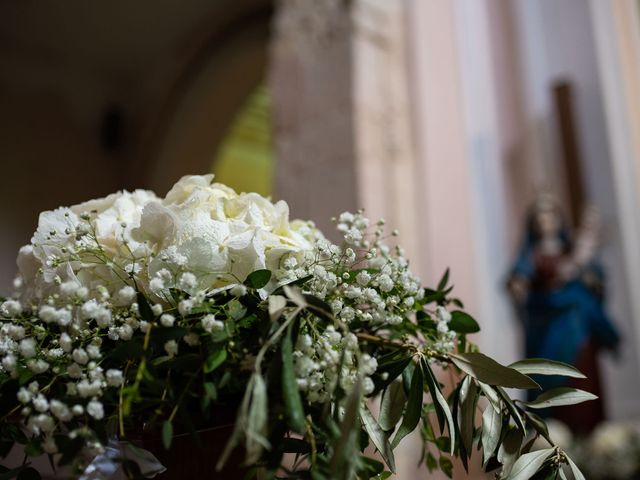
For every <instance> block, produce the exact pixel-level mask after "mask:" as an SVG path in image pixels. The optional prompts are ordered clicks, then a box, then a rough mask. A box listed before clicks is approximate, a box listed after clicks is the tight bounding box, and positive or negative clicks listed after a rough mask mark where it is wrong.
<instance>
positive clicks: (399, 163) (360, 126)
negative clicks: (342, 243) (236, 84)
mask: <svg viewBox="0 0 640 480" xmlns="http://www.w3.org/2000/svg"><path fill="white" fill-rule="evenodd" d="M405 13H406V12H405V2H404V1H402V0H353V1H345V0H314V1H309V0H281V1H280V2H279V5H278V9H277V13H276V18H275V22H274V34H273V40H272V50H271V70H270V77H269V82H270V86H271V91H272V95H273V114H274V132H273V133H274V138H275V145H276V159H277V165H276V175H275V177H276V180H275V190H276V196H277V197H278V198H283V199H285V200H288V201H289V203H290V205H291V208H292V210H293V215H294V216H299V217H303V218H311V219H313V220H315V221H316V222H317V224H318V225H319V226H320V227H321V228H323V229H324V230H325V231H327V232H331V229H332V227H331V226H330V223H329V219H330V218H331V217H332V216H335V215H337V214H339V213H340V212H342V211H344V210H347V209H350V210H355V209H357V208H360V207H364V208H365V209H366V210H367V213H368V215H369V216H370V217H371V218H372V219H373V220H375V219H378V218H380V217H384V218H385V219H386V220H387V221H388V222H389V227H390V228H399V229H400V230H401V234H402V238H401V240H402V244H403V246H404V247H405V248H406V250H407V251H408V254H409V255H410V256H411V258H412V259H413V261H414V264H415V265H418V264H419V259H418V255H419V249H418V248H417V245H418V237H417V235H416V231H415V228H416V223H417V221H418V217H417V216H416V207H417V205H416V204H415V199H416V197H415V194H414V191H415V188H414V185H415V176H414V173H415V172H414V170H415V165H414V163H415V157H414V155H413V144H412V138H411V132H412V126H411V110H410V108H409V98H408V95H409V94H408V88H407V87H408V78H407V65H406V51H405V50H406V46H405V28H404V27H405V25H404V23H405Z"/></svg>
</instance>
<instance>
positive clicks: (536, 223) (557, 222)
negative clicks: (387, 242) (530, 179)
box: [527, 191, 569, 247]
mask: <svg viewBox="0 0 640 480" xmlns="http://www.w3.org/2000/svg"><path fill="white" fill-rule="evenodd" d="M527 230H528V231H527V238H528V240H529V242H530V243H536V242H538V241H539V240H540V239H541V238H543V237H545V238H548V237H557V238H559V239H560V240H561V241H562V243H563V244H564V246H565V247H568V244H569V238H568V232H567V227H566V223H565V220H564V215H563V213H562V209H561V208H560V203H559V202H558V199H557V198H556V196H555V195H553V194H552V193H551V192H549V191H543V192H541V193H539V194H538V196H537V198H536V199H535V201H534V202H533V204H532V205H531V207H530V209H529V214H528V218H527Z"/></svg>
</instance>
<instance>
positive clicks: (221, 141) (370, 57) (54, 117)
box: [0, 0, 640, 478]
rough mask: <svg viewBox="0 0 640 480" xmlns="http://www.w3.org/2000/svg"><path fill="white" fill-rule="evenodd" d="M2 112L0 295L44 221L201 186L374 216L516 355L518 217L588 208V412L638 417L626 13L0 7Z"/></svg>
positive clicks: (588, 0) (639, 27)
mask: <svg viewBox="0 0 640 480" xmlns="http://www.w3.org/2000/svg"><path fill="white" fill-rule="evenodd" d="M0 108H1V109H0V161H1V166H2V177H1V178H2V179H3V182H2V183H3V185H2V188H1V189H0V214H1V218H2V219H3V229H2V231H3V234H2V236H1V237H0V266H1V268H2V269H1V270H0V290H1V291H2V292H8V291H9V289H10V285H11V280H12V278H13V276H14V274H15V253H16V252H17V250H18V248H19V247H20V245H22V244H24V243H26V242H27V241H28V240H29V235H30V234H31V232H32V231H33V229H34V226H35V224H36V220H37V215H38V213H39V212H40V211H43V210H47V209H51V208H55V207H56V206H58V205H67V204H73V203H77V202H79V201H82V200H84V199H86V198H92V197H97V196H102V195H105V194H107V193H109V192H112V191H114V190H117V189H123V188H124V189H134V188H150V189H153V190H156V191H157V192H158V193H160V194H164V192H166V190H167V189H168V187H169V186H170V185H172V184H173V183H174V181H175V180H177V179H178V178H179V177H180V176H182V175H184V174H187V173H205V172H209V171H212V172H214V173H215V174H216V176H217V179H218V180H219V181H222V182H224V183H227V184H229V185H231V186H232V187H234V188H236V189H238V190H240V191H257V192H259V193H262V194H263V195H269V196H272V197H274V198H283V199H285V200H287V201H288V202H289V203H290V205H292V213H293V215H294V216H299V217H304V218H307V217H308V218H312V219H314V220H315V221H316V222H317V224H318V225H319V226H321V227H325V228H328V227H329V225H330V222H329V218H330V217H331V216H332V215H334V214H335V213H336V212H340V211H343V210H347V209H356V208H359V207H364V208H365V209H366V210H367V212H368V214H369V216H371V217H372V218H378V217H384V218H385V219H386V220H387V221H388V222H389V223H390V224H391V225H393V227H394V228H398V229H399V230H400V233H401V238H402V243H403V244H404V245H405V246H406V249H407V251H408V256H409V257H410V258H412V259H414V265H413V267H414V269H416V270H417V271H418V272H419V273H420V274H421V276H422V278H423V279H424V280H425V282H426V283H434V282H437V280H438V278H439V277H440V275H441V274H442V272H443V271H444V270H445V269H446V268H447V267H449V268H450V269H451V272H452V276H453V278H455V279H456V285H455V287H456V291H457V295H458V296H459V297H461V298H464V299H466V301H465V303H466V307H467V308H468V310H469V311H471V312H473V313H474V314H475V317H476V318H478V319H479V321H480V323H481V325H482V328H483V330H482V333H481V334H479V335H477V336H476V339H475V340H476V341H477V342H478V343H479V345H480V346H481V347H482V348H483V349H484V350H486V351H487V352H488V353H489V354H491V355H493V356H494V357H495V358H497V359H498V360H500V361H501V362H504V363H509V362H512V361H514V360H515V359H517V358H519V357H521V356H522V355H523V354H524V345H525V339H524V330H523V328H522V323H521V322H520V321H519V319H518V315H517V308H514V304H513V301H512V298H510V296H509V294H508V292H507V282H508V279H509V275H510V272H511V268H512V267H511V266H512V263H513V261H514V259H515V258H516V257H517V255H518V252H519V251H520V250H521V248H522V244H523V241H525V238H524V236H525V223H526V218H527V214H528V212H529V211H530V210H529V208H530V205H532V204H535V202H536V199H537V198H539V196H540V195H541V194H548V193H550V194H551V195H553V197H554V198H555V199H556V201H557V204H558V205H559V209H560V210H561V211H562V212H563V213H562V215H563V216H564V218H565V219H566V220H565V221H566V222H567V225H568V227H571V228H573V229H574V230H575V231H578V230H579V229H580V226H581V225H582V224H581V218H583V216H582V215H583V212H585V211H594V210H597V211H598V212H599V213H598V218H599V220H598V222H599V227H598V231H599V234H598V235H597V237H598V239H597V244H598V247H597V256H598V262H599V264H600V265H601V266H602V271H603V272H605V273H606V276H604V281H603V284H605V285H606V289H605V292H604V297H603V298H604V308H605V309H606V312H607V315H608V317H610V318H611V321H612V322H613V324H615V328H616V329H617V331H618V334H619V337H620V343H619V346H618V348H617V353H616V354H615V355H611V354H604V353H599V354H598V355H597V367H596V368H597V369H598V370H599V376H600V387H599V388H600V389H601V393H602V409H603V413H602V415H603V418H606V419H608V420H609V421H620V422H626V421H631V420H639V419H640V401H639V400H638V398H639V397H640V354H639V352H638V347H639V346H640V295H638V294H637V292H636V291H635V290H636V288H637V287H636V286H637V285H640V253H639V252H640V248H639V246H640V214H639V212H640V188H639V187H640V4H639V3H638V2H636V1H632V0H615V1H614V0H612V1H605V0H560V1H558V0H455V1H442V0H313V1H312V0H278V1H271V0H213V1H211V0H206V1H205V0H185V1H181V2H174V1H169V0H154V1H151V0H138V1H136V2H127V1H123V0H115V1H109V2H86V1H80V0H67V1H65V2H54V1H51V0H46V1H33V0H23V1H20V2H11V1H3V2H0ZM590 209H591V210H590ZM593 248H595V247H593ZM594 255H595V253H594ZM603 288H605V287H604V285H603ZM419 455H420V452H416V451H414V450H412V446H411V445H410V444H408V445H407V446H405V447H403V452H402V460H401V461H400V463H401V467H400V469H401V470H400V473H399V475H398V478H414V477H413V476H412V475H413V474H414V473H412V472H416V471H417V470H416V468H417V467H416V463H417V459H418V458H419ZM403 472H404V473H403ZM478 478H481V477H478Z"/></svg>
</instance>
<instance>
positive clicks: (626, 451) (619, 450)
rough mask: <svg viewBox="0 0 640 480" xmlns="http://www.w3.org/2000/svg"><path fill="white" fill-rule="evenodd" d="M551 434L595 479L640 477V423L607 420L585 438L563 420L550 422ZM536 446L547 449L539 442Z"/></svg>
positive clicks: (628, 479)
mask: <svg viewBox="0 0 640 480" xmlns="http://www.w3.org/2000/svg"><path fill="white" fill-rule="evenodd" d="M547 427H548V430H549V435H550V437H551V438H552V439H553V441H554V442H555V443H556V444H557V445H559V446H560V447H561V448H562V449H564V450H566V451H568V452H571V455H572V458H574V459H575V461H576V463H577V464H578V465H579V466H580V468H581V469H582V470H583V471H584V472H585V476H586V477H587V478H589V479H593V480H633V479H638V478H640V423H638V422H637V421H625V422H616V421H607V422H604V423H601V424H600V425H598V426H597V427H596V429H595V430H594V431H593V432H591V433H590V434H589V435H588V436H586V437H581V436H574V435H573V434H572V432H571V430H570V429H569V427H567V426H566V425H565V424H564V423H562V422H559V421H558V420H553V419H551V420H549V421H548V422H547ZM537 443H538V444H534V446H533V449H536V448H545V445H541V444H540V442H537Z"/></svg>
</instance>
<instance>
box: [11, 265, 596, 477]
mask: <svg viewBox="0 0 640 480" xmlns="http://www.w3.org/2000/svg"><path fill="white" fill-rule="evenodd" d="M349 275H350V277H349V278H351V276H353V272H350V273H349ZM271 278H272V275H271V272H269V271H268V270H259V271H256V272H253V273H252V274H251V275H249V276H248V277H247V279H246V281H245V282H244V285H245V287H246V289H247V291H246V294H244V295H242V296H240V297H236V296H234V295H232V294H230V292H228V291H226V290H221V291H216V292H213V293H211V294H210V296H209V297H208V298H207V299H206V300H205V301H204V302H203V303H202V305H200V306H199V307H198V308H197V309H195V310H192V311H190V312H189V313H187V314H185V315H179V313H178V311H177V306H176V307H175V308H174V309H173V310H172V311H173V312H175V315H176V317H177V321H176V323H175V325H173V326H168V327H161V326H159V325H158V322H157V319H156V315H154V314H153V310H152V307H151V305H150V302H149V301H148V300H147V298H146V297H145V295H144V294H142V293H141V292H138V293H137V305H138V309H139V311H140V314H141V317H142V318H145V319H147V320H148V321H149V322H150V323H151V324H152V325H153V326H152V327H151V328H150V329H149V330H148V331H147V332H146V333H145V332H137V333H136V334H135V335H134V336H133V337H132V338H131V339H130V340H127V341H119V342H112V341H111V340H109V339H108V337H106V336H105V339H104V340H103V341H104V342H105V344H106V345H107V347H108V348H107V349H106V351H107V352H108V353H107V354H106V355H105V356H104V358H103V359H102V364H101V366H102V368H104V369H105V370H106V369H109V368H121V369H123V371H124V384H123V385H122V387H121V388H120V389H118V391H117V393H115V394H110V395H111V396H108V397H105V408H106V410H107V411H106V415H105V420H104V421H103V422H99V421H93V422H92V423H91V428H93V429H94V430H95V432H100V433H99V435H102V437H103V438H105V440H106V439H107V438H108V435H107V433H106V432H107V428H106V425H107V422H111V423H110V424H111V425H113V424H117V426H118V434H119V435H120V436H121V437H122V438H125V439H126V438H127V437H128V436H129V435H130V434H132V433H133V432H132V430H131V428H130V423H129V421H130V420H131V419H144V420H145V421H147V422H150V423H152V424H153V423H155V424H156V426H157V427H158V430H159V432H160V434H161V439H162V444H163V445H164V447H165V448H171V445H172V440H173V436H174V432H175V430H178V431H183V430H186V431H193V430H196V427H195V426H194V424H196V423H198V422H199V420H197V419H205V420H207V421H220V419H219V418H216V415H217V414H218V413H217V412H218V411H219V410H220V409H221V408H226V409H229V408H232V409H233V410H234V411H236V417H235V423H234V429H233V432H232V435H231V437H230V439H229V442H228V444H227V446H226V448H225V449H224V451H223V452H222V454H221V455H220V456H219V458H216V459H215V461H217V467H218V468H220V467H222V466H223V465H224V464H225V462H226V461H227V460H228V458H229V455H230V454H231V452H232V451H233V450H234V449H236V448H239V449H241V450H242V451H243V454H244V456H245V463H246V464H247V465H252V466H254V469H253V470H252V472H253V474H256V475H257V472H259V471H260V472H266V473H268V475H271V478H276V477H275V472H276V471H277V469H278V467H279V466H280V465H281V464H282V458H283V455H284V454H285V453H291V454H294V455H295V461H294V465H293V466H292V467H291V468H288V469H287V472H286V474H287V475H288V476H287V478H312V479H316V480H322V479H326V480H329V479H331V480H333V479H344V480H352V479H378V480H382V479H385V478H387V477H388V476H389V475H391V473H392V472H395V469H396V465H395V459H394V449H395V448H396V447H397V446H398V445H399V444H400V443H401V441H402V439H404V438H405V437H406V436H407V435H409V434H410V433H411V432H413V431H415V430H416V429H419V430H420V432H421V434H422V438H423V441H424V455H423V462H424V463H425V465H426V466H427V468H428V469H429V470H434V469H438V470H441V471H442V472H444V473H445V474H446V475H448V476H449V477H451V475H452V471H453V463H452V457H451V456H456V457H459V458H460V459H461V460H462V462H463V465H464V466H466V465H467V463H468V461H469V459H470V458H471V456H472V455H473V454H474V451H475V450H476V449H477V448H480V449H481V450H482V453H481V455H482V464H483V466H484V467H485V469H486V470H487V471H490V470H493V469H497V468H498V469H500V470H499V474H498V475H499V478H501V479H509V480H524V479H529V478H555V476H556V475H558V476H559V477H560V478H563V476H564V475H565V473H564V472H563V470H562V468H563V467H564V468H566V469H567V470H568V471H571V472H572V475H573V476H574V477H575V478H576V479H577V480H580V479H583V478H584V477H583V476H582V475H581V474H580V472H579V470H577V467H576V466H575V464H574V463H573V462H572V461H571V460H570V459H569V458H568V457H567V456H566V455H565V454H564V453H563V452H561V451H560V450H559V449H558V448H557V447H555V446H554V445H553V444H552V442H551V439H550V438H549V434H548V432H547V429H546V425H545V424H544V421H543V420H542V419H541V418H540V417H539V416H537V415H535V414H534V413H533V412H530V411H529V409H535V408H546V407H551V406H560V405H569V404H573V403H577V402H580V401H585V400H589V399H591V398H593V396H592V395H591V394H588V393H586V392H582V391H580V390H575V389H568V388H561V389H556V390H552V391H549V392H544V393H542V394H541V395H540V396H539V397H538V398H537V399H536V400H534V401H532V402H519V401H514V400H512V399H511V398H510V397H509V396H508V394H507V393H506V391H505V390H504V389H505V388H521V389H532V388H538V385H537V384H536V383H535V382H534V381H533V380H532V379H531V378H530V377H529V375H562V376H567V377H573V378H581V377H582V374H581V373H580V372H578V371H577V370H576V369H575V368H573V367H571V366H569V365H566V364H562V363H559V362H552V361H547V360H540V359H530V360H523V361H520V362H516V363H514V364H512V365H510V366H508V367H507V366H503V365H500V364H499V363H497V362H495V361H494V360H492V359H491V358H489V357H487V356H485V355H483V354H481V353H478V352H476V351H475V347H474V346H473V345H472V344H470V343H469V342H468V340H467V339H466V337H465V335H466V334H471V333H475V332H477V331H478V330H479V326H478V324H477V322H476V321H475V320H474V319H473V318H472V317H471V316H470V315H468V314H467V313H465V312H463V311H462V310H454V311H452V312H451V319H450V321H449V325H448V326H449V329H450V330H451V331H453V332H455V333H456V335H457V337H456V346H457V350H456V351H454V352H443V351H439V350H437V349H435V348H434V347H433V345H434V344H435V343H434V342H435V340H436V339H437V338H438V332H437V325H438V321H440V320H438V317H437V312H436V311H434V310H431V309H430V306H433V307H434V309H435V307H436V306H438V307H440V306H447V305H460V304H461V303H460V302H459V301H457V300H455V299H452V298H450V297H449V294H450V292H451V287H450V286H449V285H448V284H449V274H448V272H446V273H445V275H443V277H442V279H441V280H440V282H439V284H438V287H437V289H435V290H429V289H427V290H426V295H425V296H424V298H423V299H422V300H420V302H419V303H418V304H417V306H416V307H414V308H415V310H417V313H416V314H415V321H409V320H407V319H405V320H403V321H402V322H401V323H399V324H397V325H394V326H393V328H386V329H385V328H378V327H374V326H371V325H369V324H366V323H364V322H359V321H357V320H354V321H353V322H352V323H351V324H350V325H348V327H347V325H346V324H341V323H339V322H338V321H337V319H336V318H335V317H334V313H333V310H332V307H331V306H330V305H328V304H327V302H325V300H323V299H321V298H318V297H317V296H314V295H311V294H309V293H307V292H308V290H307V289H306V282H309V281H312V279H311V278H310V277H307V278H303V279H301V280H297V281H295V282H292V283H291V284H289V285H285V286H283V287H280V288H278V290H277V291H276V292H274V293H273V294H271V295H269V296H268V298H267V299H264V297H263V296H261V292H263V290H261V289H263V288H264V287H265V286H267V285H268V284H269V282H270V281H271ZM243 288H244V287H243ZM258 290H260V292H259V291H258ZM173 295H174V297H175V298H176V299H179V298H183V297H180V295H181V294H180V293H179V292H177V291H174V292H173ZM176 305H177V304H176ZM414 313H415V312H414ZM206 315H214V316H215V319H216V321H219V322H221V324H222V326H223V327H222V328H210V329H209V330H203V329H202V328H201V322H202V321H203V318H204V316H206ZM330 325H331V326H337V328H342V329H343V331H345V332H346V331H349V332H350V333H352V334H353V335H354V338H356V339H357V342H358V351H357V353H356V354H355V355H356V356H357V357H358V358H356V361H357V362H358V364H360V362H363V363H364V361H365V360H364V358H365V355H366V356H368V357H372V358H375V359H376V361H377V362H376V363H377V368H376V369H375V372H374V373H373V374H371V376H370V378H371V380H372V384H373V387H372V390H371V391H369V392H365V376H364V375H362V374H360V375H358V377H357V378H355V379H345V378H343V377H342V371H343V368H341V367H339V368H337V369H336V371H337V374H338V376H337V378H336V380H335V385H334V390H333V391H332V393H331V396H330V397H329V399H328V400H327V401H324V402H317V403H313V402H310V401H309V400H308V398H307V397H306V396H305V395H303V394H302V391H301V389H300V386H299V382H298V380H299V378H298V374H297V370H296V368H297V367H296V358H297V356H300V355H301V353H300V351H299V348H300V347H299V346H297V341H298V339H299V338H301V336H302V335H303V334H307V335H309V334H310V335H311V337H312V338H313V339H314V341H315V342H319V341H321V337H320V335H319V334H318V332H322V331H325V330H326V328H327V326H330ZM309 332H310V333H309ZM190 333H195V334H196V335H197V342H193V344H192V345H189V344H186V343H184V342H182V339H183V338H184V337H185V335H188V334H190ZM171 340H175V341H179V342H181V343H180V352H179V354H178V355H177V356H172V355H169V354H167V352H166V351H165V349H164V346H165V344H166V342H168V341H171ZM342 355H343V358H342V360H341V362H344V361H345V359H344V353H343V354H342ZM341 365H342V363H341ZM441 369H445V370H447V371H448V373H450V374H452V375H453V378H454V379H455V381H454V384H453V385H446V386H443V385H441V384H440V383H439V381H438V378H439V376H440V370H441ZM33 377H34V375H33V374H32V373H30V372H29V371H28V370H25V371H22V372H21V373H20V375H19V376H18V378H17V379H9V378H4V379H2V382H1V383H0V393H1V394H2V395H0V413H2V414H3V415H4V417H3V419H6V418H8V415H9V414H10V413H11V412H14V413H15V411H16V410H17V409H18V408H20V405H19V404H18V402H17V401H16V400H15V392H16V391H17V389H18V388H19V386H20V385H26V384H28V383H29V382H30V381H32V378H33ZM347 380H348V381H347ZM51 388H52V389H54V390H55V392H56V393H57V394H58V395H59V396H60V398H62V399H64V398H65V388H64V384H63V383H62V382H57V380H55V381H53V382H52V384H51ZM8 392H9V393H8ZM376 396H381V401H380V410H379V412H378V415H377V417H376V415H374V413H372V412H371V410H370V409H369V406H368V404H367V402H366V398H374V397H376ZM10 397H11V398H10ZM9 399H10V400H9ZM479 410H480V411H481V415H476V413H477V412H478V411H479ZM194 420H197V421H194ZM74 421H75V422H76V425H78V426H80V425H81V423H80V419H78V420H74ZM531 436H541V437H543V438H546V439H547V441H548V442H549V448H548V449H544V450H541V451H536V452H529V451H528V448H529V445H523V443H524V442H525V439H526V438H531ZM55 441H56V445H57V447H58V450H59V451H60V453H59V454H58V455H57V463H58V464H59V465H64V464H70V465H72V466H76V465H78V458H80V457H81V452H82V450H83V448H84V446H85V441H84V439H83V438H81V437H76V438H71V437H69V436H65V435H57V436H56V438H55ZM42 442H43V437H42V436H40V435H29V436H27V435H25V434H24V433H23V431H22V430H21V429H20V428H18V427H17V425H16V424H14V423H11V422H4V423H2V424H0V456H6V455H7V453H8V450H9V449H10V448H11V447H12V446H13V445H15V444H21V445H24V448H25V452H26V453H27V454H28V455H32V456H35V455H39V454H41V453H42V451H43V444H42ZM368 445H372V446H373V447H374V448H375V449H376V450H377V451H378V452H379V454H380V458H381V459H382V462H381V461H378V460H375V459H373V458H369V457H368V456H367V455H366V454H365V453H364V452H365V449H366V447H367V446H368ZM123 467H125V470H126V471H129V472H130V473H131V475H133V476H135V475H137V473H136V469H137V465H136V464H135V462H133V463H131V462H129V463H127V464H126V465H123ZM282 468H284V467H282ZM34 472H35V470H34V469H33V468H31V467H29V466H28V465H27V466H23V467H21V468H19V469H16V470H7V469H4V470H3V471H0V480H3V479H5V478H6V479H9V478H16V477H17V478H18V479H23V480H32V479H35V478H39V477H36V476H35V475H36V474H37V472H35V473H34ZM267 478H269V477H267Z"/></svg>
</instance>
